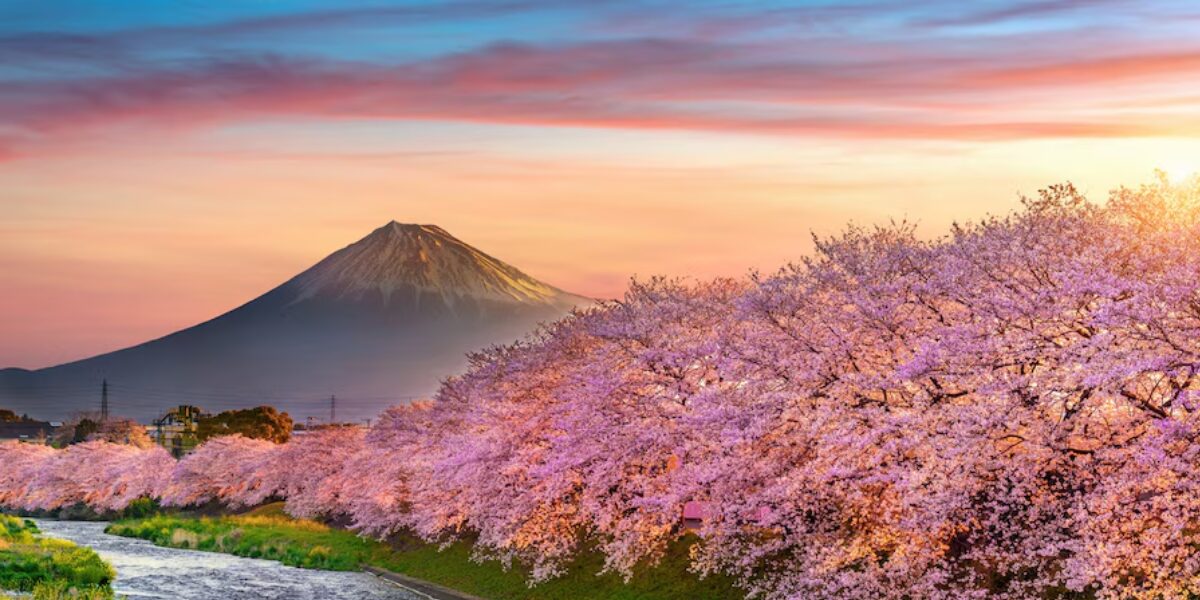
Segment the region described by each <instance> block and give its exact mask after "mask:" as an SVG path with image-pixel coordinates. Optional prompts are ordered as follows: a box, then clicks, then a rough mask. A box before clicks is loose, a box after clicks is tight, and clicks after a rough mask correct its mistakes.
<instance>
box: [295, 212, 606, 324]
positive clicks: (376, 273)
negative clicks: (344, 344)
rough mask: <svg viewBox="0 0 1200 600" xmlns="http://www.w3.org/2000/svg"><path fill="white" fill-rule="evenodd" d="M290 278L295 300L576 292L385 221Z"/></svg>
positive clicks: (554, 299) (420, 229)
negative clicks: (380, 225) (382, 224)
mask: <svg viewBox="0 0 1200 600" xmlns="http://www.w3.org/2000/svg"><path fill="white" fill-rule="evenodd" d="M289 283H290V284H292V285H294V286H295V288H296V289H298V292H299V293H298V296H297V298H296V300H295V302H300V301H303V300H307V299H310V298H314V297H335V298H337V299H340V300H357V299H371V300H377V301H381V302H382V303H383V304H384V305H385V306H386V305H389V304H392V303H395V302H418V303H420V302H429V301H430V300H431V298H430V297H431V296H433V297H438V298H440V299H441V301H442V303H443V304H445V305H446V306H448V307H454V306H455V305H457V304H459V303H461V302H462V301H464V300H465V299H470V300H473V301H476V302H479V301H488V302H496V303H502V304H515V305H536V306H574V305H579V304H581V300H584V299H581V298H580V297H579V296H574V295H572V294H568V293H566V292H564V291H562V290H560V289H558V288H556V287H554V286H551V285H548V284H546V283H542V282H541V281H538V280H537V279H535V278H533V277H530V276H529V275H526V274H525V273H523V272H521V271H520V270H519V269H517V268H515V267H513V266H511V265H509V264H507V263H505V262H504V261H501V260H499V259H497V258H495V257H492V256H490V255H488V254H485V253H484V252H482V251H480V250H478V249H476V248H474V247H472V246H470V245H469V244H466V243H465V242H463V241H461V240H459V239H458V238H456V237H454V236H453V235H451V234H450V233H449V232H447V231H446V230H445V229H442V228H441V227H438V226H437V225H418V224H410V223H399V222H396V221H391V222H389V223H387V224H386V225H384V226H382V227H380V228H378V229H376V230H374V231H372V232H371V233H370V234H369V235H367V236H366V237H364V238H362V239H361V240H359V241H357V242H355V243H353V244H351V245H349V246H347V247H345V248H343V249H341V250H339V251H337V252H335V253H333V254H331V255H330V256H329V257H327V258H325V259H324V260H322V261H321V262H319V263H317V264H316V265H315V266H313V267H312V268H310V269H309V270H307V271H305V272H303V273H301V274H300V275H298V276H297V277H296V278H295V279H293V280H292V281H291V282H289Z"/></svg>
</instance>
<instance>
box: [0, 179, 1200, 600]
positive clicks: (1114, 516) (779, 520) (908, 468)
mask: <svg viewBox="0 0 1200 600" xmlns="http://www.w3.org/2000/svg"><path fill="white" fill-rule="evenodd" d="M1198 282H1200V198H1198V197H1197V191H1196V189H1195V188H1188V189H1178V188H1171V187H1170V186H1168V185H1167V184H1165V183H1159V184H1156V185H1151V186H1146V187H1143V188H1140V189H1137V190H1120V191H1118V192H1116V193H1114V194H1113V196H1112V197H1111V198H1110V200H1109V201H1108V202H1107V203H1105V204H1103V205H1094V204H1090V203H1088V202H1086V201H1084V200H1083V199H1081V198H1080V197H1078V195H1077V193H1076V192H1075V190H1074V189H1073V188H1071V187H1069V186H1062V187H1055V188H1051V189H1050V190H1048V191H1046V192H1043V194H1042V195H1041V197H1040V198H1038V199H1033V200H1028V201H1026V202H1025V204H1024V208H1023V209H1022V210H1020V211H1019V212H1017V213H1014V214H1012V215H1010V216H1007V217H1003V218H990V219H987V220H985V221H982V222H979V223H975V224H971V225H962V226H956V227H955V228H954V229H953V231H951V232H950V233H949V234H948V235H947V236H946V237H944V238H941V239H937V240H935V241H922V240H921V239H919V238H918V237H917V236H916V235H915V234H914V231H913V229H912V228H911V227H909V226H906V225H903V224H901V225H893V226H890V227H886V228H880V229H872V230H866V229H859V228H852V229H850V230H849V231H847V232H846V233H845V234H844V235H841V236H839V237H836V238H833V239H827V240H818V241H817V244H816V252H815V254H814V256H813V257H812V258H810V259H807V260H804V261H803V262H801V263H799V264H796V265H794V266H791V267H788V268H786V269H784V270H782V271H781V272H779V273H776V274H774V275H771V276H754V277H750V278H748V279H746V280H717V281H711V282H706V283H698V284H691V283H683V282H679V281H672V280H661V279H656V280H652V281H649V282H645V283H635V284H634V285H633V286H632V288H631V289H630V290H629V292H628V293H627V294H626V296H625V297H624V298H623V299H622V300H620V301H616V302H611V303H608V304H605V305H603V306H601V307H598V308H596V309H593V310H590V311H586V312H582V313H580V314H577V315H574V316H572V317H571V318H568V319H565V320H563V321H560V322H557V323H554V324H550V325H548V326H546V327H545V328H544V329H543V330H542V331H541V332H539V333H538V334H537V335H536V336H535V337H533V338H531V339H529V340H527V341H524V342H522V343H518V344H515V345H510V346H504V347H497V348H493V349H490V350H487V351H485V352H482V353H479V354H477V355H475V356H473V357H472V361H471V366H470V368H469V370H468V371H467V372H466V373H465V374H464V375H462V376H459V377H455V378H452V379H450V380H448V381H447V382H446V383H445V385H444V386H443V388H442V389H441V391H440V392H439V394H438V397H437V399H436V400H435V401H434V402H431V403H423V404H417V405H413V406H406V407H396V408H392V409H390V410H388V411H387V412H386V413H385V414H384V416H383V418H382V419H381V420H380V421H379V422H378V423H377V424H376V425H375V426H374V427H373V428H372V429H371V430H370V431H369V432H366V433H364V432H362V431H359V430H354V429H330V430H326V431H323V432H321V433H317V434H314V435H309V436H306V437H302V438H299V439H297V440H295V441H293V442H290V443H288V444H286V445H282V446H274V445H272V444H269V443H265V442H259V441H253V440H247V439H244V438H240V437H226V438H218V439H215V440H213V441H211V442H209V443H207V444H205V445H204V446H202V447H201V448H200V449H198V450H197V451H196V452H195V453H193V454H191V455H189V456H188V457H186V458H184V459H183V460H181V461H179V462H178V464H176V463H175V462H174V461H173V460H171V459H170V458H168V457H167V456H166V455H165V454H164V453H163V452H161V451H159V450H157V449H152V450H137V449H131V448H128V447H120V446H114V445H110V444H105V443H99V442H94V443H87V444H82V445H79V446H74V447H71V448H68V449H66V450H64V451H55V450H50V449H47V448H41V447H36V446H23V445H9V446H3V447H0V452H2V454H0V504H7V505H12V506H23V507H30V508H48V507H54V506H60V505H62V504H64V503H73V502H85V503H89V504H94V505H96V506H98V507H102V508H108V509H118V508H120V507H121V506H123V505H124V504H126V503H128V502H129V501H130V500H132V499H133V498H136V497H139V496H151V497H157V498H160V499H161V500H162V502H163V503H164V504H167V505H192V504H198V503H204V502H208V501H212V500H218V501H221V502H225V503H227V504H230V505H234V506H238V505H253V504H256V503H259V502H262V501H264V500H266V499H268V498H272V497H282V498H286V501H287V509H288V510H289V511H290V512H291V513H292V514H295V515H299V516H306V517H334V516H337V517H340V518H342V519H344V520H345V521H346V522H350V523H352V526H353V527H355V528H357V529H359V530H361V531H362V532H363V533H364V534H367V535H374V536H386V535H388V534H390V533H393V532H396V531H399V530H410V531H414V532H416V533H418V534H420V535H422V536H424V537H426V538H428V539H430V540H437V541H448V540H453V539H456V538H458V537H459V536H466V535H469V536H470V537H471V539H473V540H474V543H475V547H476V549H477V552H478V554H479V556H480V557H486V558H496V559H500V560H502V561H506V562H514V561H515V562H519V563H521V564H525V565H527V566H529V567H530V568H531V573H532V578H533V579H534V581H537V580H541V579H544V578H548V577H553V576H554V575H556V574H558V573H560V572H561V570H562V569H563V566H564V565H565V564H566V563H567V561H568V560H569V559H570V558H571V557H572V555H573V554H574V553H576V552H579V551H581V548H583V545H584V544H585V543H586V544H587V545H588V547H594V548H598V549H599V550H600V551H601V552H603V554H604V555H605V557H606V559H607V563H606V564H607V568H609V569H612V570H616V571H618V572H622V573H626V574H627V573H629V572H630V571H631V570H632V569H633V568H634V566H635V565H636V564H638V563H640V562H642V561H653V560H655V559H656V558H658V557H660V556H662V555H663V553H664V551H665V549H666V548H667V546H668V545H669V544H670V543H672V541H673V540H675V539H676V538H677V537H678V536H679V535H680V533H681V530H682V525H681V519H680V515H681V511H682V508H683V507H684V505H685V504H687V503H689V502H690V503H697V504H693V505H692V506H693V509H695V507H697V506H698V507H701V511H700V512H702V513H703V518H702V519H701V522H700V525H699V529H698V531H697V533H698V534H699V536H700V539H701V543H699V544H698V545H697V546H696V547H695V549H694V551H693V556H692V560H693V565H694V568H695V569H697V570H698V571H700V572H703V573H713V572H724V573H730V574H733V575H735V576H736V577H738V578H739V580H740V581H741V582H742V584H743V585H744V586H745V587H746V589H747V590H748V591H749V592H751V593H753V594H756V595H758V596H760V597H765V598H881V597H887V598H938V597H943V598H967V597H971V598H975V597H981V596H984V597H1010V598H1030V597H1069V596H1072V595H1073V594H1080V595H1082V596H1083V597H1097V598H1126V597H1138V598H1184V597H1187V596H1188V594H1196V593H1200V472H1198V471H1200V389H1198V388H1200V386H1198V385H1197V379H1196V378H1197V369H1198V368H1200V287H1198V285H1200V284H1198ZM692 512H696V511H695V510H693V511H692Z"/></svg>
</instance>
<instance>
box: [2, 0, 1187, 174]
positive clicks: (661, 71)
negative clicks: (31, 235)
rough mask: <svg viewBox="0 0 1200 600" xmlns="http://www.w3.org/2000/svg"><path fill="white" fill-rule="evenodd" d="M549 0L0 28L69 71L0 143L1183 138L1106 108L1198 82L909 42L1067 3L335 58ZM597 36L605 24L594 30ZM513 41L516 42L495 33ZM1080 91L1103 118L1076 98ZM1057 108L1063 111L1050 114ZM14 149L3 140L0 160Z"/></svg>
mask: <svg viewBox="0 0 1200 600" xmlns="http://www.w3.org/2000/svg"><path fill="white" fill-rule="evenodd" d="M1119 5H1120V3H1117V2H1114V3H1113V4H1112V6H1119ZM549 6H550V5H548V4H545V3H542V2H533V1H526V2H507V3H485V2H457V3H451V4H445V5H424V4H421V5H411V4H410V5H403V6H384V7H379V6H373V7H366V8H337V9H330V10H318V11H297V12H294V13H275V14H267V15H250V16H243V17H241V18H234V19H225V20H217V21H213V22H205V23H191V24H189V23H169V24H150V25H142V26H140V27H134V26H130V27H126V28H118V29H115V30H111V31H106V32H98V33H93V34H87V33H78V32H46V33H28V32H13V33H10V34H8V35H0V57H3V58H0V65H9V66H21V65H27V64H29V63H32V62H36V61H39V60H40V61H47V60H56V61H60V62H62V63H64V64H74V65H75V66H76V68H75V69H74V70H72V69H69V68H68V69H65V70H63V71H54V70H51V71H48V72H45V73H39V74H37V76H29V75H21V76H10V77H8V78H7V80H5V81H3V87H2V88H0V127H2V128H3V129H4V130H8V131H16V132H22V133H24V139H26V140H28V141H27V142H25V143H24V144H23V145H25V146H31V147H36V146H37V142H38V141H39V140H51V139H54V138H56V137H62V136H71V135H74V134H76V133H78V132H79V131H82V130H89V129H97V128H104V127H107V126H110V125H115V124H121V125H126V124H138V123H149V124H152V125H153V126H154V127H155V128H156V129H157V130H158V131H163V130H186V129H195V128H203V127H209V126H221V125H225V124H229V123H237V122H243V121H247V120H254V119H260V118H279V117H298V118H307V119H397V120H450V121H465V122H489V123H504V124H526V125H535V126H570V127H593V128H621V129H683V130H701V131H717V132H736V133H750V134H757V135H784V136H818V137H819V136H832V137H851V138H871V137H875V138H882V139H886V138H902V139H907V138H917V139H946V140H992V139H1027V138H1043V137H1112V136H1191V135H1195V133H1196V132H1195V128H1194V127H1193V123H1191V122H1190V121H1188V120H1186V119H1185V120H1184V121H1183V122H1180V121H1179V120H1174V121H1171V122H1164V121H1163V119H1162V118H1161V117H1159V116H1156V115H1155V114H1153V112H1152V111H1151V110H1149V109H1148V110H1147V111H1144V113H1145V114H1141V115H1137V114H1131V111H1129V110H1116V109H1113V108H1112V106H1113V101H1114V100H1118V99H1119V100H1122V101H1124V102H1126V103H1127V104H1126V106H1132V107H1137V106H1139V101H1141V102H1144V103H1145V106H1147V107H1152V106H1154V105H1155V103H1156V102H1157V103H1161V102H1162V98H1163V96H1164V95H1168V94H1173V95H1175V96H1177V95H1178V90H1174V91H1172V90H1171V89H1170V88H1171V87H1172V86H1175V87H1178V84H1179V82H1181V81H1184V80H1186V79H1187V78H1192V77H1195V76H1197V75H1200V43H1197V44H1194V45H1191V46H1189V45H1180V44H1167V43H1165V42H1164V41H1159V40H1156V39H1143V37H1145V36H1141V34H1140V33H1139V32H1136V31H1110V32H1106V35H1105V38H1104V39H1111V40H1120V41H1122V42H1123V43H1121V44H1119V45H1118V44H1111V45H1108V46H1102V45H1101V42H1102V39H1101V38H1098V37H1096V35H1095V32H1094V31H1093V30H1091V29H1088V27H1086V26H1087V25H1088V23H1086V22H1082V21H1081V24H1080V30H1081V31H1080V33H1079V35H1077V36H1072V37H1069V38H1068V39H1062V35H1061V33H1059V32H1057V31H1056V32H1051V33H1044V32H1038V31H1036V30H1032V31H1027V32H1021V31H1007V32H1005V33H1004V34H1003V35H1000V36H998V37H995V38H988V37H985V38H981V39H978V40H972V43H964V41H963V40H961V39H959V38H956V37H954V36H945V37H936V36H934V37H929V36H925V37H921V36H917V35H915V34H914V31H915V30H914V29H911V28H912V27H916V28H917V29H921V28H924V27H928V26H929V25H931V24H973V23H992V22H999V21H1005V22H1009V21H1018V22H1019V21H1021V20H1027V19H1036V18H1040V17H1043V16H1046V15H1054V16H1063V15H1074V14H1075V13H1076V12H1077V11H1076V7H1075V6H1074V5H1073V3H1066V2H1058V1H1054V0H1050V1H1042V2H1026V3H1021V4H1016V5H991V6H988V5H985V6H984V7H983V8H978V9H975V8H972V9H971V10H967V11H964V12H958V13H955V12H953V11H950V12H949V16H946V17H939V18H936V19H931V18H927V16H928V15H927V14H926V13H928V12H929V11H928V10H924V11H923V10H920V8H921V7H920V6H918V7H917V8H914V9H910V10H911V11H912V14H911V15H909V14H908V13H900V14H896V15H892V14H890V13H888V12H887V11H886V10H884V9H885V8H887V7H889V5H886V4H874V5H867V4H864V5H861V6H840V7H839V6H837V5H820V6H808V7H792V8H779V7H776V8H772V9H768V10H763V11H761V12H758V13H755V12H753V11H740V12H736V13H730V12H729V11H728V10H724V9H720V10H718V9H706V8H705V7H700V8H698V9H697V10H696V11H695V14H693V15H689V16H687V17H680V15H679V14H678V13H675V14H669V13H668V12H667V11H664V10H663V8H662V7H661V6H656V5H654V4H646V5H638V4H628V3H611V4H608V5H605V6H603V7H602V8H603V10H601V9H599V8H598V9H596V10H597V11H598V12H597V13H596V14H592V13H591V12H588V11H583V12H582V13H581V14H584V15H591V16H590V17H589V18H582V17H580V16H579V14H576V15H575V17H574V20H567V21H565V22H566V23H568V24H569V27H572V28H575V29H576V30H577V32H579V37H582V38H584V39H577V40H570V41H552V40H540V39H538V38H540V37H547V36H549V34H548V33H546V32H544V31H543V32H537V31H529V32H527V31H518V30H509V29H505V28H503V27H500V28H498V29H495V30H492V29H489V27H488V26H483V25H480V26H478V27H476V28H474V29H471V30H470V32H468V33H464V34H463V36H464V37H463V38H462V39H461V40H459V41H458V42H456V43H455V44H454V45H451V46H447V47H435V48H431V49H426V51H425V52H423V53H421V55H420V56H370V57H367V58H358V59H349V58H346V57H344V56H342V54H343V53H341V52H338V51H337V50H338V48H337V47H336V45H337V44H350V43H352V41H350V39H349V38H347V36H349V35H351V33H350V32H352V31H354V29H355V28H357V27H362V26H367V25H371V24H379V23H381V22H388V23H392V24H398V25H402V24H405V23H409V24H411V23H414V22H419V23H425V24H429V23H439V24H442V25H447V24H453V23H454V22H455V19H460V20H461V19H466V18H474V17H489V16H501V15H503V16H514V15H526V14H528V13H531V12H539V11H542V12H544V11H547V10H550V9H549V8H548V7H549ZM556 6H557V7H558V10H565V11H568V12H569V11H570V10H572V8H571V5H556ZM934 6H936V7H938V8H939V9H945V7H946V5H944V4H942V3H935V4H934ZM972 6H974V5H972ZM576 8H577V7H576ZM926 8H928V7H926ZM868 9H876V13H870V12H869V11H868ZM892 10H893V11H895V10H898V9H896V8H894V6H892ZM881 11H882V12H881ZM576 12H580V11H578V10H576ZM638 14H643V15H644V16H645V22H648V23H654V22H665V21H663V19H667V20H675V21H678V20H679V19H681V18H683V19H685V20H686V21H687V22H688V23H690V24H691V26H690V27H680V28H677V29H675V30H670V31H662V32H661V34H659V35H655V36H630V35H629V34H627V33H626V34H623V35H622V34H620V33H619V32H617V31H615V30H614V29H613V27H612V26H613V24H614V23H618V22H620V20H621V19H626V20H628V19H632V18H634V17H635V16H636V15H638ZM596 15H601V16H596ZM898 17H902V18H898ZM597 19H598V20H597ZM806 19H807V20H806ZM801 21H803V22H805V23H807V24H808V25H812V24H813V23H818V22H819V23H822V24H823V26H824V27H825V28H826V29H828V31H825V30H812V29H810V30H808V31H807V32H806V33H805V34H804V35H797V36H795V37H787V36H783V37H781V36H778V35H773V34H772V31H774V30H775V29H776V28H778V25H779V23H782V22H788V23H795V22H801ZM598 23H606V24H607V25H606V27H600V28H597V24H598ZM872 23H873V24H872ZM913 23H916V24H917V25H912V24H913ZM722 25H727V26H728V28H727V29H722V27H721V26H722ZM313 31H327V32H329V33H330V34H331V35H333V36H334V39H339V40H341V41H340V42H337V43H336V44H335V43H332V42H331V43H329V44H326V43H320V42H313V41H312V40H311V39H309V38H308V37H305V38H304V39H305V40H307V42H306V43H307V45H305V44H299V43H298V42H296V41H295V40H294V39H293V38H291V37H289V36H292V35H295V34H297V33H298V32H313ZM833 31H843V32H845V33H846V35H842V36H839V35H832V34H831V32H833ZM598 32H599V33H598ZM718 33H723V34H725V35H717V34H718ZM334 34H336V35H334ZM253 36H257V37H258V39H256V41H255V43H256V44H258V45H259V46H262V45H264V44H265V45H266V46H272V43H271V40H277V41H278V44H277V46H278V47H277V48H275V49H273V50H263V49H261V48H254V49H248V48H246V47H241V46H237V45H230V44H231V43H232V42H231V40H238V39H243V38H247V37H253ZM339 36H340V37H339ZM514 36H515V37H519V38H521V39H520V41H513V40H510V39H506V38H509V37H514ZM549 37H553V36H549ZM1168 41H1169V40H1168ZM1125 42H1127V43H1125ZM1114 48H1120V51H1119V53H1118V52H1116V51H1114ZM1101 94H1102V95H1104V96H1105V102H1103V103H1101V102H1097V101H1095V100H1096V98H1095V97H1096V96H1099V95H1101ZM1114 96H1115V97H1114ZM1071 98H1074V99H1077V101H1075V102H1074V104H1075V106H1077V107H1078V109H1077V110H1065V111H1064V110H1063V106H1064V105H1068V106H1069V105H1070V104H1071V103H1069V102H1067V101H1066V100H1067V99H1071ZM1106 107H1107V108H1106ZM19 145H20V144H16V143H15V142H10V143H9V147H10V148H12V149H10V152H15V151H17V150H19V148H17V146H19Z"/></svg>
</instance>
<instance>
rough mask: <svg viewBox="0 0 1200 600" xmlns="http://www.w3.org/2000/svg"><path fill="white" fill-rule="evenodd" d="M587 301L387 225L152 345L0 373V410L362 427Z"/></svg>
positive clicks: (415, 230) (417, 230)
mask: <svg viewBox="0 0 1200 600" xmlns="http://www.w3.org/2000/svg"><path fill="white" fill-rule="evenodd" d="M592 302H593V301H592V300H590V299H588V298H584V297H582V296H577V295H574V294H570V293H568V292H564V291H563V290H560V289H558V288H556V287H553V286H551V285H548V284H546V283H543V282H541V281H538V280H537V279H534V278H533V277H530V276H529V275H526V274H525V273H522V272H521V271H520V270H518V269H517V268H515V267H513V266H511V265H508V264H506V263H504V262H503V261H501V260H499V259H496V258H494V257H492V256H489V255H487V254H485V253H483V252H481V251H479V250H478V249H476V248H473V247H471V246H470V245H468V244H466V243H464V242H462V241H461V240H459V239H457V238H455V237H454V236H452V235H450V234H449V233H447V232H446V231H445V230H444V229H442V228H440V227H437V226H434V225H410V224H401V223H397V222H395V221H393V222H391V223H388V224H386V225H384V226H383V227H380V228H379V229H376V230H375V231H373V232H371V233H370V235H368V236H366V237H364V238H363V239H361V240H359V241H357V242H355V243H353V244H351V245H349V246H347V247H345V248H343V249H341V250H339V251H337V252H335V253H333V254H331V255H329V256H328V257H326V258H325V259H324V260H322V261H320V262H319V263H317V264H316V265H314V266H312V267H311V268H309V269H308V270H306V271H304V272H302V273H300V274H299V275H297V276H295V277H293V278H292V279H290V280H288V281H286V282H284V283H283V284H282V285H280V286H278V287H276V288H275V289H273V290H271V291H269V292H267V293H265V294H263V295H262V296H259V297H258V298H255V299H254V300H251V301H250V302H248V303H246V304H244V305H242V306H240V307H238V308H236V309H234V310H232V311H230V312H227V313H225V314H223V315H221V316H219V317H217V318H215V319H212V320H210V321H206V322H204V323H201V324H199V325H196V326H194V327H190V328H188V329H184V330H182V331H179V332H176V333H173V334H171V335H168V336H166V337H162V338H159V339H156V340H153V341H150V342H146V343H144V344H140V345H137V346H133V347H131V348H126V349H124V350H118V351H116V352H111V353H108V354H102V355H100V356H96V357H92V358H88V359H85V360H80V361H76V362H72V363H67V364H63V365H59V366H55V367H49V368H45V369H40V370H35V371H27V370H23V369H3V370H0V407H3V408H9V409H11V410H14V411H16V412H17V413H26V412H27V413H29V414H30V415H35V416H37V417H39V418H48V419H61V418H64V417H66V416H68V415H69V414H71V413H74V412H77V411H82V410H96V409H97V408H98V407H99V405H100V397H101V382H102V381H103V380H107V382H108V396H109V405H110V407H111V408H110V410H111V412H112V414H119V415H123V416H130V417H134V418H138V419H141V420H149V419H151V418H153V417H155V416H157V415H159V414H161V413H162V412H163V411H164V410H165V409H167V408H169V407H172V406H175V405H178V404H194V405H198V406H201V407H202V408H205V409H207V410H209V411H212V412H215V411H219V410H225V409H228V408H235V407H242V406H255V405H258V404H272V405H275V406H277V407H279V408H280V409H282V410H287V411H288V412H290V413H291V414H292V416H293V418H295V419H296V420H297V421H302V420H304V419H305V418H306V417H310V416H311V417H315V418H318V419H321V420H325V419H328V418H329V412H330V405H331V402H330V396H333V395H336V396H337V401H336V410H337V417H338V419H339V420H358V419H365V418H369V417H372V416H374V415H375V414H376V413H378V412H379V410H380V409H382V408H383V407H386V406H388V405H390V404H394V403H397V402H403V401H406V400H408V399H410V398H411V397H416V396H427V395H429V394H431V393H432V392H433V391H434V390H435V389H436V388H437V385H438V383H439V381H440V380H441V379H442V378H444V377H446V376H448V375H451V374H453V373H455V372H458V371H459V370H461V369H462V368H463V367H464V366H465V365H466V357H465V355H466V353H467V352H469V351H472V350H476V349H480V348H483V347H486V346H488V345H491V344H496V343H506V342H510V341H513V340H515V339H518V338H520V337H521V336H522V335H524V334H525V333H527V332H529V331H531V330H533V329H534V328H535V327H536V325H537V323H539V322H541V321H547V320H553V319H556V318H559V317H561V316H563V315H565V314H566V313H567V312H568V311H569V310H570V309H571V308H572V307H577V306H579V307H582V306H586V305H588V304H591V303H592Z"/></svg>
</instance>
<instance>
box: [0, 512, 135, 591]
mask: <svg viewBox="0 0 1200 600" xmlns="http://www.w3.org/2000/svg"><path fill="white" fill-rule="evenodd" d="M37 534H38V529H37V526H36V525H34V524H33V523H32V522H31V521H26V520H22V519H19V518H17V517H13V516H9V515H0V590H12V591H18V592H27V593H32V594H33V597H34V598H35V599H38V598H46V599H48V600H49V599H58V598H78V599H82V600H90V599H92V598H111V597H112V588H111V584H112V580H113V578H114V577H116V571H114V570H113V568H112V567H111V566H110V565H108V563H105V562H104V561H103V560H101V559H100V556H99V555H97V554H96V553H95V552H94V551H92V550H91V549H90V548H81V547H79V546H76V545H75V544H73V543H71V542H68V541H66V540H57V539H52V538H42V537H38V536H37Z"/></svg>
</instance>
